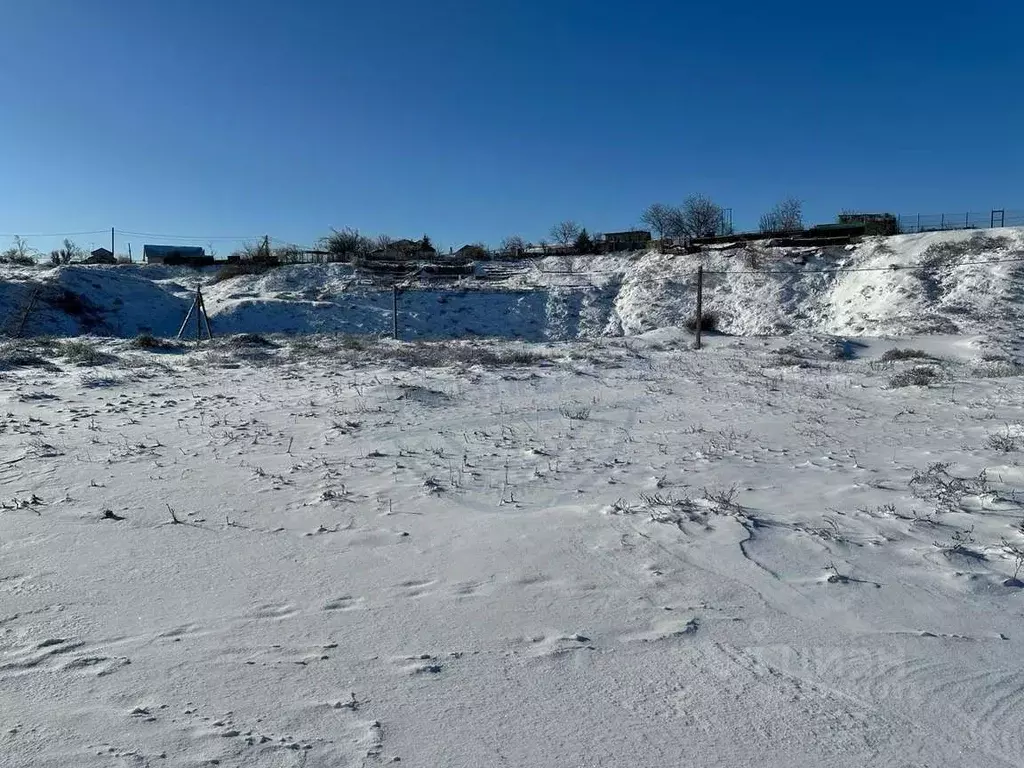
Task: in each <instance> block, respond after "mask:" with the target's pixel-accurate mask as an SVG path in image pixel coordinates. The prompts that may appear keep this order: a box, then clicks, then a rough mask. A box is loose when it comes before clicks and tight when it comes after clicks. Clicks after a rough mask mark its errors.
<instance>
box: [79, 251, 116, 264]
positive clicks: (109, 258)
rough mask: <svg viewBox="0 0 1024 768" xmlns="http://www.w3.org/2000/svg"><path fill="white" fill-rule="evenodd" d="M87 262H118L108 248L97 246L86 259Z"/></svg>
mask: <svg viewBox="0 0 1024 768" xmlns="http://www.w3.org/2000/svg"><path fill="white" fill-rule="evenodd" d="M85 263H86V264H117V259H115V258H114V254H113V253H111V252H110V251H108V250H107V249H106V248H97V249H96V250H95V251H92V252H91V253H90V254H89V256H88V258H86V260H85Z"/></svg>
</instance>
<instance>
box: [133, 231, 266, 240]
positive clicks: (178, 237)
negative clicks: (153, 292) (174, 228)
mask: <svg viewBox="0 0 1024 768" xmlns="http://www.w3.org/2000/svg"><path fill="white" fill-rule="evenodd" d="M116 231H117V234H119V235H129V236H131V237H158V238H160V239H162V240H203V241H207V240H235V241H237V240H262V239H263V235H169V234H161V233H157V232H135V231H133V230H128V229H118V230H116Z"/></svg>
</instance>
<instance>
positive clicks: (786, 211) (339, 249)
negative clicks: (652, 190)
mask: <svg viewBox="0 0 1024 768" xmlns="http://www.w3.org/2000/svg"><path fill="white" fill-rule="evenodd" d="M640 221H641V222H642V223H643V224H644V225H645V226H647V227H648V228H650V230H651V231H652V233H653V235H654V237H655V238H657V239H658V240H663V239H665V238H695V237H714V236H715V235H723V234H731V230H732V227H731V224H730V222H728V221H727V220H726V216H725V210H724V209H723V208H722V206H720V205H718V203H716V202H715V201H713V200H712V199H711V198H709V197H707V196H705V195H692V196H690V197H688V198H687V199H686V200H684V201H683V203H682V204H681V205H670V204H666V203H653V204H652V205H650V206H648V207H647V208H646V209H645V210H644V211H643V213H642V214H641V216H640ZM803 228H804V224H803V212H802V205H801V202H800V201H799V200H796V199H794V198H788V199H785V200H782V201H781V202H779V203H777V204H776V205H775V206H774V207H773V208H772V209H771V210H770V211H768V212H767V213H765V214H764V215H762V216H761V219H760V222H759V229H760V231H761V232H764V233H766V234H768V233H773V232H785V231H790V230H799V229H803ZM548 234H549V236H550V238H551V240H550V242H553V243H555V244H557V245H559V246H562V247H572V248H573V249H574V250H575V251H576V252H577V253H581V254H586V253H593V252H594V250H595V246H596V243H598V242H599V241H601V239H602V236H601V234H599V233H595V234H593V235H592V234H590V233H589V232H588V231H587V229H586V227H583V226H581V225H580V224H578V223H577V222H575V221H572V220H571V219H570V220H566V221H562V222H559V223H558V224H555V225H554V226H553V227H552V228H551V230H550V231H549V233H548ZM547 244H548V241H546V240H543V239H542V240H541V241H540V242H539V245H541V246H546V245H547ZM397 246H401V247H400V248H398V247H397ZM478 247H479V248H480V249H481V250H488V249H487V248H486V246H484V245H482V244H478ZM529 247H531V243H528V242H527V241H526V240H525V239H524V238H523V237H521V236H519V235H512V236H510V237H506V238H505V239H504V240H502V241H501V244H500V246H499V248H498V252H499V253H501V254H504V255H507V256H518V255H521V254H522V253H523V252H525V251H526V250H527V249H528V248H529ZM393 249H395V250H403V251H408V250H410V249H411V250H414V251H417V252H419V253H430V252H433V251H434V247H433V243H432V242H431V240H430V238H429V237H428V236H427V235H424V236H423V237H422V238H421V239H420V240H416V241H409V240H401V241H399V240H396V239H395V238H393V237H391V236H389V235H377V236H376V237H367V236H365V235H363V234H361V233H360V232H359V230H358V229H352V228H350V227H345V228H344V229H332V230H331V234H329V235H327V236H326V237H323V238H321V239H320V240H319V241H318V242H317V250H318V251H320V252H321V254H322V256H323V258H324V260H325V261H353V260H357V259H360V258H365V257H367V256H369V255H370V254H372V253H374V252H381V251H383V252H389V251H392V250H393ZM87 255H88V254H87V253H86V252H85V250H84V249H83V248H81V247H79V246H78V245H76V244H75V243H74V242H72V241H71V240H65V241H64V243H63V246H62V247H61V248H59V249H56V250H54V251H51V252H50V254H49V259H50V263H51V264H54V265H57V264H70V263H72V262H76V261H83V260H85V258H86V256H87ZM211 255H212V254H211ZM38 256H39V252H38V251H36V250H35V249H34V248H31V247H30V246H29V245H28V243H27V242H26V241H25V239H24V238H21V237H16V238H15V239H14V244H13V246H11V247H10V248H8V249H6V250H4V251H0V263H13V264H35V263H37V257H38ZM231 256H232V257H234V259H237V260H241V261H273V262H277V263H279V264H287V263H294V262H298V261H303V260H304V259H305V252H304V251H303V249H301V248H299V247H298V246H294V245H284V246H277V247H271V245H270V243H269V241H264V242H257V243H246V244H245V245H243V246H242V247H241V248H239V249H238V250H236V251H234V252H233V253H232V254H231Z"/></svg>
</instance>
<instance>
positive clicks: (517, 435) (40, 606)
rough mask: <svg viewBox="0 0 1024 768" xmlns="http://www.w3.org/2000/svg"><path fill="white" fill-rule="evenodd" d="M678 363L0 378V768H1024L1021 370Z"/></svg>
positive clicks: (818, 355) (87, 355) (122, 346)
mask: <svg viewBox="0 0 1024 768" xmlns="http://www.w3.org/2000/svg"><path fill="white" fill-rule="evenodd" d="M658 258H659V257H655V256H648V257H644V260H645V261H649V262H651V263H652V264H655V263H656V260H657V259H658ZM880 258H881V257H880ZM951 269H953V274H954V275H960V274H967V273H966V272H963V271H957V270H958V269H961V268H956V267H953V268H951ZM962 269H966V268H962ZM63 272H64V273H67V272H72V270H64V271H63ZM129 274H130V273H129ZM893 279H894V280H895V279H902V277H898V276H896V277H894V278H893ZM148 282H150V283H152V281H148ZM141 285H142V284H141V283H140V290H141ZM666 290H667V289H666ZM943 290H946V291H948V292H952V291H955V287H953V286H947V287H946V288H944V289H943ZM854 293H856V291H854ZM897 294H898V292H897ZM832 295H833V297H835V296H838V295H841V294H840V293H836V291H833V294H832ZM719 298H720V300H721V301H722V302H723V306H724V302H725V301H726V297H725V296H721V297H719ZM716 300H717V299H716ZM831 300H832V299H830V301H831ZM963 300H964V301H965V302H966V301H968V300H970V301H973V302H975V306H978V307H982V306H983V305H984V302H985V301H987V300H988V299H986V298H985V297H981V296H964V297H963ZM225 301H228V300H227V299H225ZM211 303H213V302H212V301H211ZM885 306H888V305H885ZM884 311H886V310H885V307H884V306H883V307H880V308H879V309H878V313H880V314H884ZM1004 311H1009V308H1006V309H1005V310H1000V312H1004ZM1014 311H1015V310H1014ZM831 316H832V317H833V318H836V317H841V314H836V313H833V314H832V315H831ZM1000 316H1002V315H1000ZM637 322H639V321H637ZM215 323H216V319H215ZM710 342H711V343H710V346H709V348H707V349H705V350H703V351H701V352H695V351H693V350H691V349H689V344H690V339H689V338H688V337H686V336H683V335H680V333H679V332H678V331H675V330H671V329H663V330H658V331H653V332H650V333H646V334H644V335H642V336H639V337H634V338H625V339H623V338H618V339H607V340H595V341H576V342H571V343H563V344H539V345H516V344H508V343H497V342H487V343H484V342H477V343H469V342H466V343H449V344H445V345H429V344H423V343H416V344H394V343H391V342H368V341H365V340H362V341H361V340H359V339H353V338H340V337H317V338H302V339H290V340H289V339H284V338H277V339H276V340H275V341H273V342H272V343H270V344H267V343H265V342H264V340H262V339H259V338H235V339H230V338H229V339H220V340H218V341H216V342H215V343H214V344H211V345H207V346H204V347H203V348H201V349H200V350H198V351H197V350H194V349H188V350H180V349H157V350H148V349H136V348H134V347H133V346H132V345H131V344H130V343H129V342H126V341H118V340H101V341H95V342H93V343H94V345H95V346H94V347H89V346H88V343H75V342H72V343H71V344H70V345H62V344H61V343H59V342H55V341H52V340H47V341H41V342H36V343H29V342H25V343H24V344H22V345H19V346H12V345H8V346H7V347H6V348H5V349H3V350H0V362H2V363H3V366H4V370H3V371H2V372H0V399H2V400H3V408H2V412H3V414H4V415H3V416H2V417H0V445H2V447H3V450H2V452H0V456H2V457H3V459H2V461H0V482H2V483H3V497H4V508H3V509H0V763H2V764H3V765H4V766H12V767H14V766H32V767H33V768H36V767H37V766H55V767H56V766H61V767H64V766H81V767H82V768H93V767H96V768H98V767H99V766H103V767H104V768H106V767H107V766H206V765H220V766H245V767H246V768H250V767H255V768H261V767H263V766H266V767H267V768H270V767H271V766H273V767H275V768H276V767H278V766H307V767H312V766H372V765H388V764H401V765H410V766H432V767H433V766H466V767H467V768H468V767H472V768H477V767H478V766H499V765H508V766H560V767H561V766H593V765H609V766H612V765H614V766H641V765H642V766H652V767H657V768H669V767H671V768H676V766H680V765H703V766H820V765H829V766H834V767H839V766H865V765H880V766H881V765H901V766H940V765H942V766H945V765H976V766H1019V765H1021V764H1022V763H1024V727H1022V726H1024V670H1022V668H1021V665H1020V656H1021V647H1022V646H1021V643H1022V640H1024V617H1022V613H1021V607H1020V606H1021V602H1020V601H1021V599H1022V592H1021V589H1020V588H1019V587H1018V586H1014V584H1015V582H1012V581H1009V580H1010V579H1012V578H1013V577H1014V574H1015V571H1016V566H1017V565H1018V564H1019V563H1020V562H1024V533H1022V520H1024V514H1022V511H1024V509H1022V501H1024V499H1022V497H1021V493H1022V492H1024V470H1022V469H1021V467H1020V455H1021V454H1020V450H1021V449H1022V448H1024V411H1022V407H1021V403H1022V402H1024V378H1022V377H1021V372H1022V368H1021V367H1020V365H1019V364H1017V363H1016V362H1015V361H1014V359H1013V358H1012V357H1003V356H1000V354H998V353H997V352H994V351H993V349H994V348H995V347H998V346H999V345H998V344H997V345H993V343H992V340H991V338H990V337H988V336H986V337H982V336H968V335H958V336H947V337H938V336H932V337H929V338H925V339H906V340H901V341H887V342H874V341H864V342H863V343H855V342H846V343H839V342H836V341H835V340H833V339H830V338H827V337H818V336H809V335H805V334H796V335H794V336H792V337H790V338H787V339H775V340H768V339H730V338H727V337H712V338H711V339H710ZM1007 344H1008V342H1007ZM1007 344H1003V346H1007ZM897 348H898V349H902V350H906V349H912V350H917V351H918V352H917V353H916V354H918V355H930V356H931V357H930V358H928V357H920V356H917V357H915V356H913V354H912V353H906V352H895V353H894V352H893V351H892V350H893V349H897ZM886 352H888V354H887V355H886V354H885V353H886ZM883 357H884V359H883ZM72 361H78V362H80V363H88V365H75V364H73V362H72ZM912 382H919V383H918V384H913V383H912ZM922 384H923V385H922ZM1018 557H1020V558H1022V559H1021V560H1018Z"/></svg>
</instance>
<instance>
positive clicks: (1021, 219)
mask: <svg viewBox="0 0 1024 768" xmlns="http://www.w3.org/2000/svg"><path fill="white" fill-rule="evenodd" d="M896 222H897V226H898V228H899V232H900V233H901V234H912V233H914V232H942V231H944V230H949V229H986V228H990V227H1024V210H1017V211H1010V210H1005V209H1002V208H998V209H994V210H991V211H988V212H986V213H971V212H964V213H912V214H902V215H900V216H897V217H896Z"/></svg>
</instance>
